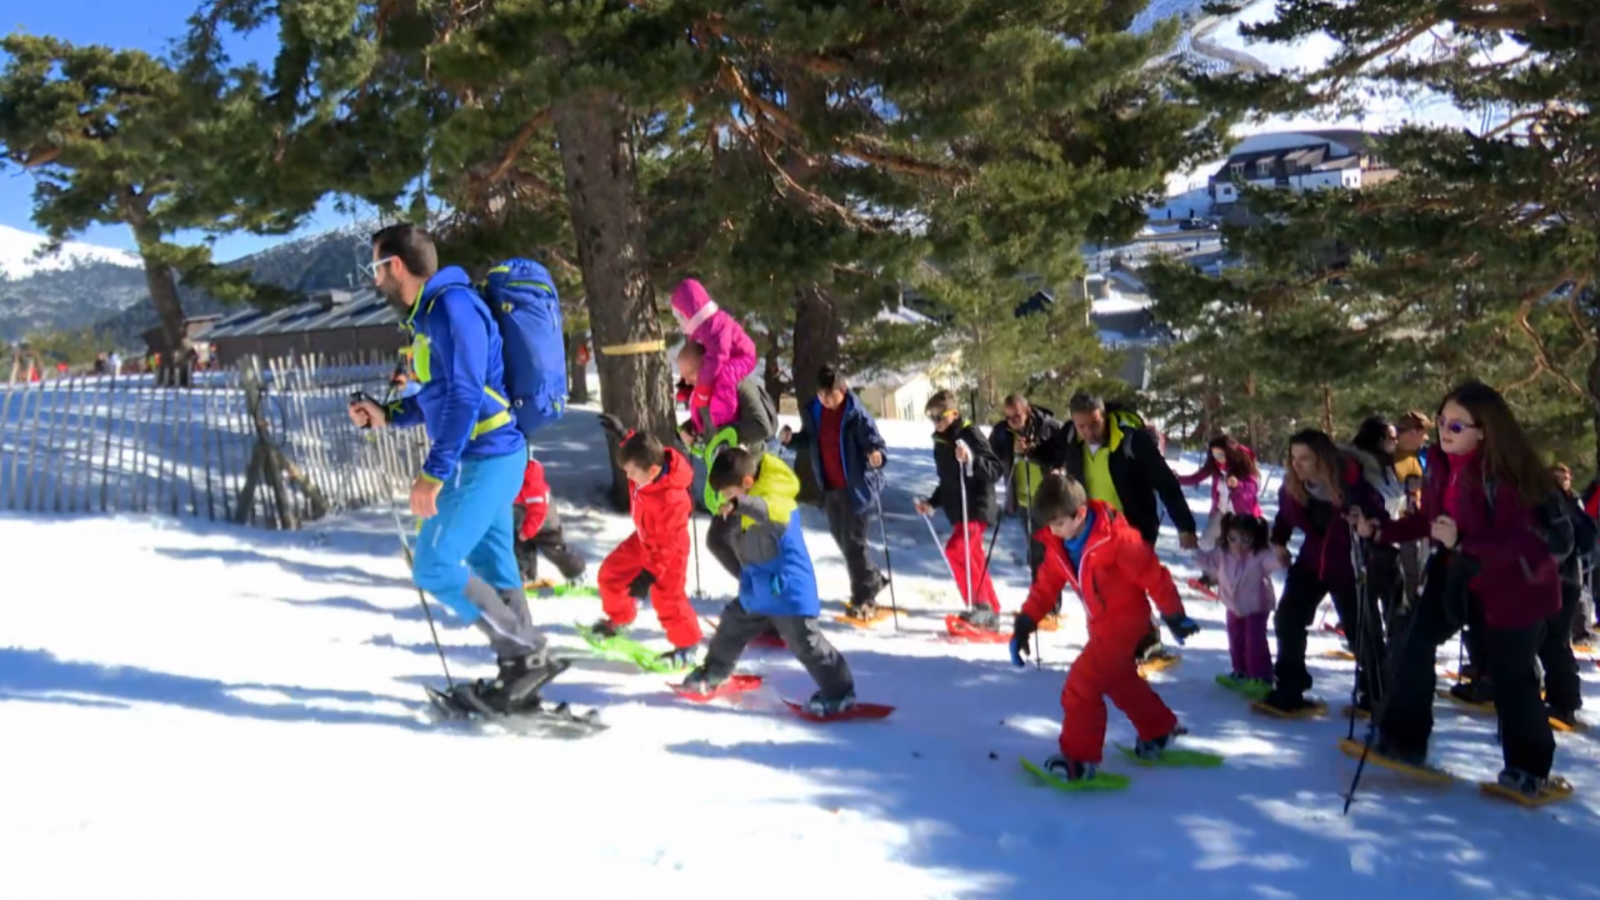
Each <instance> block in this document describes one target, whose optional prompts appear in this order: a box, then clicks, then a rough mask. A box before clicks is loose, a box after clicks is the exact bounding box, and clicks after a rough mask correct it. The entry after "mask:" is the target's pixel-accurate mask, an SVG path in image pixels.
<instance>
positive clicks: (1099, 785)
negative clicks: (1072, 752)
mask: <svg viewBox="0 0 1600 900" xmlns="http://www.w3.org/2000/svg"><path fill="white" fill-rule="evenodd" d="M1022 767H1023V768H1024V769H1027V770H1028V771H1029V772H1031V773H1033V775H1034V776H1035V777H1036V778H1038V779H1039V780H1040V781H1043V782H1044V783H1045V784H1047V785H1049V786H1051V787H1053V788H1055V789H1056V790H1058V791H1068V792H1078V791H1115V790H1121V789H1123V788H1125V787H1127V786H1128V783H1129V780H1128V776H1126V775H1118V774H1116V773H1114V772H1102V771H1100V767H1099V766H1098V765H1095V764H1094V763H1086V762H1079V761H1077V760H1072V759H1067V758H1066V757H1064V756H1061V755H1060V754H1056V755H1054V756H1051V757H1050V758H1049V759H1046V760H1045V761H1044V764H1043V765H1040V764H1038V763H1035V762H1033V761H1032V760H1028V759H1024V760H1022Z"/></svg>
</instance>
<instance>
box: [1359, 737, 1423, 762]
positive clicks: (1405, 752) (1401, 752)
mask: <svg viewBox="0 0 1600 900" xmlns="http://www.w3.org/2000/svg"><path fill="white" fill-rule="evenodd" d="M1372 753H1373V755H1374V756H1381V757H1383V758H1384V759H1387V760H1392V761H1394V762H1397V763H1401V764H1402V765H1407V766H1410V767H1412V768H1413V769H1426V768H1428V767H1429V766H1428V748H1427V746H1426V745H1424V746H1422V747H1421V748H1419V749H1412V748H1410V747H1405V746H1402V745H1401V744H1399V743H1396V742H1395V741H1392V740H1390V739H1389V738H1387V737H1385V736H1384V735H1383V734H1382V733H1379V735H1378V739H1377V740H1376V741H1374V742H1373V744H1372Z"/></svg>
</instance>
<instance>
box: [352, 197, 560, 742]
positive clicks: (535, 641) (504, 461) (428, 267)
mask: <svg viewBox="0 0 1600 900" xmlns="http://www.w3.org/2000/svg"><path fill="white" fill-rule="evenodd" d="M370 268H371V270H372V274H373V282H374V284H375V286H376V287H377V289H378V291H379V292H380V293H381V294H383V296H384V297H385V298H386V299H387V300H388V301H389V305H390V306H393V307H394V308H395V309H396V310H398V311H399V312H400V314H401V315H402V316H404V317H405V327H406V328H407V329H408V330H409V331H410V332H411V334H412V344H411V347H412V358H411V365H412V369H413V378H414V380H415V381H416V382H417V383H419V384H420V385H421V390H420V391H418V392H417V393H416V394H414V395H413V396H410V397H407V398H405V399H403V400H400V401H399V402H396V403H393V404H390V405H389V406H388V407H387V408H385V407H380V406H379V405H377V404H376V403H373V402H371V401H369V400H359V401H356V402H353V403H351V405H350V419H351V421H353V422H354V423H355V424H357V425H358V426H363V427H373V428H381V427H383V426H385V425H393V426H395V427H399V428H404V427H409V426H414V425H419V424H420V425H423V426H424V427H425V428H426V429H427V432H428V440H429V444H430V446H429V449H428V457H427V459H426V460H425V461H424V462H423V464H422V471H421V472H420V473H418V475H417V478H416V481H414V482H412V484H411V512H412V513H413V514H414V515H416V516H417V517H418V518H420V519H422V520H423V523H422V529H421V531H420V532H419V533H418V535H417V543H416V553H415V558H414V560H413V565H412V578H413V579H414V580H415V581H416V584H417V587H419V588H421V589H422V590H424V591H427V592H428V593H430V594H432V595H433V596H434V597H435V598H436V599H437V600H438V601H439V602H440V603H442V604H443V605H444V606H446V607H448V608H449V609H450V610H451V611H452V612H454V613H455V614H456V615H458V616H460V617H461V618H462V619H463V620H465V621H466V622H468V623H470V624H473V625H476V626H477V627H478V628H479V629H480V630H481V631H483V632H484V634H486V635H487V636H488V638H489V644H490V646H491V647H493V648H494V651H495V655H496V656H497V657H498V659H499V665H500V672H499V677H498V678H497V679H496V680H495V681H493V682H491V683H489V684H487V685H485V684H479V685H478V686H477V687H476V689H475V690H474V691H473V695H474V696H475V698H476V699H478V700H481V701H482V702H483V703H484V704H485V705H487V706H488V707H489V708H491V709H492V710H494V711H498V712H515V711H516V710H518V709H519V708H522V707H524V706H537V704H538V702H539V697H538V690H539V688H540V686H542V685H543V684H545V683H546V682H548V681H549V680H550V679H552V678H554V677H555V676H556V675H559V674H560V673H561V671H562V670H563V669H564V668H566V664H565V663H564V662H558V661H554V660H552V659H551V658H550V655H549V653H548V652H547V649H546V642H545V638H544V637H543V636H542V635H540V634H539V633H538V632H537V631H535V630H534V628H533V622H532V619H531V617H530V616H529V614H528V601H527V597H526V596H524V595H523V592H522V575H521V573H520V571H519V570H518V568H517V558H516V554H515V551H514V550H513V541H514V538H515V535H514V534H513V531H512V524H511V505H512V501H514V500H515V499H516V497H517V494H518V493H519V492H520V491H521V489H522V473H523V469H524V467H525V465H526V463H527V460H528V448H527V444H526V442H525V441H524V440H523V438H522V434H521V432H519V431H518V430H517V428H516V424H515V422H514V421H513V418H512V415H511V412H510V405H509V404H508V403H507V402H506V400H505V374H504V363H503V360H502V358H501V351H502V344H501V339H500V331H499V328H498V327H497V326H496V325H495V323H494V319H493V318H492V317H491V315H490V313H489V308H488V306H487V305H486V304H485V303H484V302H483V300H482V299H480V298H479V296H478V293H477V291H475V290H474V289H473V287H472V283H471V280H470V279H469V278H468V277H467V273H465V272H463V271H462V270H461V269H460V268H459V267H456V266H449V267H447V268H445V269H443V270H440V269H439V257H438V252H437V250H435V248H434V245H433V238H432V236H431V235H429V234H428V232H426V231H424V230H423V229H421V228H417V227H414V226H412V225H405V224H400V225H391V226H389V227H387V228H385V229H383V230H382V231H379V232H378V233H377V234H374V235H373V236H372V264H371V266H370Z"/></svg>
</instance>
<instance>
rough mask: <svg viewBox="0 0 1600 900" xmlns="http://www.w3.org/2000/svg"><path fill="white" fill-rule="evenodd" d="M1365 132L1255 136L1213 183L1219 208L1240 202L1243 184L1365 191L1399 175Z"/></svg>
mask: <svg viewBox="0 0 1600 900" xmlns="http://www.w3.org/2000/svg"><path fill="white" fill-rule="evenodd" d="M1370 138H1371V135H1369V134H1367V133H1366V132H1363V131H1348V130H1340V131H1296V132H1281V133H1276V134H1261V135H1254V136H1252V137H1251V138H1250V139H1248V140H1246V141H1245V142H1243V143H1242V144H1240V145H1239V146H1238V147H1236V148H1235V149H1234V151H1233V153H1232V155H1230V156H1229V157H1228V161H1227V162H1225V163H1223V164H1222V166H1221V167H1219V168H1218V169H1217V171H1216V172H1215V173H1213V174H1212V175H1211V178H1210V180H1209V191H1210V194H1211V199H1212V201H1213V202H1214V203H1216V204H1217V206H1219V207H1227V206H1228V205H1230V204H1234V203H1237V202H1238V201H1239V189H1238V186H1237V185H1238V183H1240V182H1242V183H1244V184H1247V185H1251V186H1253V187H1264V188H1277V189H1281V190H1291V191H1295V192H1300V191H1308V190H1323V189H1326V188H1331V187H1341V188H1348V189H1360V188H1362V187H1366V186H1370V185H1373V184H1380V183H1382V182H1384V181H1387V180H1389V179H1391V178H1394V177H1395V176H1396V175H1397V174H1398V173H1397V172H1396V171H1395V170H1394V169H1393V168H1390V167H1389V166H1388V165H1386V164H1385V163H1384V162H1383V161H1382V160H1381V159H1380V158H1378V156H1376V155H1375V154H1374V153H1373V151H1372V150H1371V147H1370Z"/></svg>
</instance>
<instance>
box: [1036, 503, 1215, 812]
mask: <svg viewBox="0 0 1600 900" xmlns="http://www.w3.org/2000/svg"><path fill="white" fill-rule="evenodd" d="M1034 513H1035V516H1036V517H1037V520H1038V521H1040V522H1043V523H1044V527H1042V528H1040V529H1039V531H1038V532H1037V533H1036V534H1035V536H1034V537H1035V539H1036V540H1038V541H1039V543H1041V544H1043V545H1044V548H1045V558H1044V562H1043V563H1042V564H1041V565H1040V566H1039V572H1038V575H1037V576H1036V577H1035V578H1034V580H1033V587H1032V589H1031V590H1029V591H1028V601H1027V603H1025V604H1024V605H1023V607H1022V612H1020V613H1018V614H1017V617H1016V624H1015V626H1014V630H1013V632H1012V637H1011V653H1012V660H1013V662H1016V663H1018V664H1019V665H1020V664H1021V662H1022V659H1021V658H1022V656H1024V655H1026V654H1027V647H1028V639H1029V637H1030V636H1031V635H1032V634H1033V632H1034V631H1035V629H1037V628H1038V622H1039V621H1040V620H1042V619H1043V618H1044V617H1045V616H1048V615H1049V614H1050V612H1051V611H1052V610H1053V609H1055V606H1056V599H1057V598H1058V597H1059V596H1060V595H1061V591H1062V590H1063V589H1064V588H1065V587H1066V586H1067V585H1071V586H1072V588H1073V590H1075V591H1076V592H1077V593H1078V597H1079V599H1081V600H1082V601H1083V609H1084V614H1085V615H1086V616H1087V617H1088V628H1089V642H1088V644H1086V645H1085V646H1084V648H1083V652H1082V653H1080V654H1078V658H1077V660H1075V661H1074V662H1073V664H1072V668H1071V669H1070V670H1069V671H1068V672H1067V683H1066V685H1065V686H1064V687H1063V688H1062V689H1061V711H1062V713H1063V716H1062V723H1061V753H1060V754H1059V755H1056V756H1052V757H1050V758H1049V759H1048V760H1046V761H1045V763H1044V768H1045V769H1046V770H1048V771H1050V772H1051V773H1052V774H1054V775H1057V776H1059V777H1062V778H1065V779H1067V780H1069V781H1079V780H1090V779H1093V778H1094V777H1095V775H1096V774H1097V772H1098V769H1099V764H1100V757H1101V752H1102V750H1103V748H1104V745H1105V739H1106V699H1107V698H1109V699H1110V700H1111V702H1112V703H1114V704H1116V706H1117V708H1118V709H1120V710H1122V711H1123V713H1125V714H1126V715H1127V716H1128V718H1129V719H1130V720H1131V721H1132V722H1133V726H1134V728H1135V729H1136V730H1137V731H1138V733H1139V740H1138V743H1137V744H1136V745H1135V746H1134V752H1135V753H1137V754H1138V755H1140V756H1142V757H1145V758H1156V757H1159V756H1160V755H1161V754H1162V752H1164V751H1165V750H1166V749H1168V748H1169V747H1171V746H1172V743H1173V741H1174V740H1175V739H1176V738H1177V736H1178V735H1179V734H1182V733H1183V731H1182V729H1180V728H1179V727H1178V719H1177V717H1176V716H1174V715H1173V714H1172V710H1170V709H1168V708H1167V705H1166V704H1165V703H1163V702H1161V698H1160V697H1159V696H1157V695H1156V692H1155V690H1154V689H1153V688H1151V687H1150V685H1149V683H1148V682H1146V681H1145V680H1144V679H1142V678H1140V677H1139V669H1138V665H1137V663H1135V661H1134V654H1133V648H1134V647H1135V646H1136V645H1137V644H1138V643H1139V641H1140V640H1141V639H1142V638H1144V637H1145V635H1147V634H1149V632H1150V605H1149V604H1150V600H1152V599H1153V600H1154V601H1155V604H1156V606H1157V607H1158V608H1159V609H1160V610H1161V617H1162V619H1163V620H1164V621H1165V622H1166V623H1167V627H1168V628H1170V629H1172V635H1173V637H1175V638H1177V640H1178V643H1180V644H1182V643H1183V641H1184V639H1185V638H1187V637H1188V636H1189V635H1192V634H1194V633H1195V632H1196V631H1199V630H1200V626H1198V625H1196V624H1195V623H1194V621H1193V620H1191V619H1190V618H1189V617H1188V616H1186V615H1185V614H1184V612H1183V601H1182V600H1180V599H1179V598H1178V588H1177V586H1176V585H1174V584H1173V583H1172V575H1171V573H1169V572H1168V571H1167V568H1166V566H1163V565H1162V564H1161V560H1160V559H1159V558H1157V556H1156V553H1155V550H1154V549H1153V548H1152V547H1151V546H1150V545H1149V544H1146V543H1145V542H1144V538H1143V537H1141V536H1140V534H1139V532H1138V531H1136V530H1134V528H1133V527H1132V526H1131V525H1129V524H1128V523H1127V520H1126V519H1124V518H1123V516H1122V514H1121V513H1120V512H1118V511H1116V510H1115V509H1113V508H1112V507H1110V506H1108V505H1107V504H1105V503H1102V502H1100V501H1098V500H1089V499H1087V497H1086V496H1085V494H1084V490H1083V486H1082V485H1080V484H1078V482H1076V481H1074V480H1072V479H1071V478H1068V477H1066V476H1064V475H1059V474H1052V475H1047V476H1046V477H1045V478H1044V480H1043V481H1042V482H1040V484H1039V491H1038V493H1037V494H1036V495H1035V500H1034Z"/></svg>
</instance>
